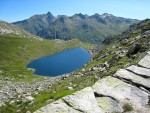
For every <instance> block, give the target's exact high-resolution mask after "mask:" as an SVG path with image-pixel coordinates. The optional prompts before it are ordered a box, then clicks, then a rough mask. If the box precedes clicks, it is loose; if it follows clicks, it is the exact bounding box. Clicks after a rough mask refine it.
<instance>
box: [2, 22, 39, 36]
mask: <svg viewBox="0 0 150 113" xmlns="http://www.w3.org/2000/svg"><path fill="white" fill-rule="evenodd" d="M6 35H7V36H18V37H22V38H38V39H40V38H39V37H38V36H35V35H32V34H30V33H28V32H27V31H25V30H24V29H22V28H19V27H17V26H15V25H13V24H10V23H7V22H4V21H0V36H6Z"/></svg>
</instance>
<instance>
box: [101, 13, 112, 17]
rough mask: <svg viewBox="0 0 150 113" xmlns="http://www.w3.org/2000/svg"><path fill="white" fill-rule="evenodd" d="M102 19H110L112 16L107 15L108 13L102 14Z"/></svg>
mask: <svg viewBox="0 0 150 113" xmlns="http://www.w3.org/2000/svg"><path fill="white" fill-rule="evenodd" d="M101 16H102V17H103V18H106V17H111V16H113V15H112V14H109V13H104V14H102V15H101Z"/></svg>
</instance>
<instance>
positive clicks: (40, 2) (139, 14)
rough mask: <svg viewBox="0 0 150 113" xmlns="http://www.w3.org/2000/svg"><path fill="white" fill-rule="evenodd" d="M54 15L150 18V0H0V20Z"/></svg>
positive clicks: (11, 20) (8, 20) (10, 20)
mask: <svg viewBox="0 0 150 113" xmlns="http://www.w3.org/2000/svg"><path fill="white" fill-rule="evenodd" d="M47 12H51V13H52V14H53V15H54V16H57V15H68V16H72V15H74V14H76V13H82V14H88V15H93V14H95V13H99V14H103V13H109V14H113V15H115V16H119V17H125V18H132V19H139V20H143V19H146V18H150V0H0V20H3V21H6V22H16V21H20V20H24V19H28V18H29V17H31V16H33V15H35V14H46V13H47Z"/></svg>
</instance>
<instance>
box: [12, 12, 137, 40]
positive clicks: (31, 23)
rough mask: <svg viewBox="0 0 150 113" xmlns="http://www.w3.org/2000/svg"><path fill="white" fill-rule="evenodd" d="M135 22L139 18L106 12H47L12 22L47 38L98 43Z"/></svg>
mask: <svg viewBox="0 0 150 113" xmlns="http://www.w3.org/2000/svg"><path fill="white" fill-rule="evenodd" d="M136 22H139V20H136V19H128V18H122V17H116V16H114V15H111V14H107V13H104V14H102V15H99V14H97V13H96V14H94V15H92V16H89V15H83V14H81V13H80V14H75V15H73V16H70V17H68V16H66V15H58V16H57V17H54V16H53V15H52V14H51V13H50V12H48V13H47V14H43V15H34V16H32V17H30V18H29V19H26V20H23V21H18V22H14V23H13V24H14V25H17V26H19V27H22V28H24V29H25V30H27V31H28V32H30V33H32V34H34V35H38V36H40V37H43V38H47V39H64V40H69V39H74V38H77V39H79V40H81V41H84V42H90V43H100V42H102V41H103V40H104V39H105V37H107V36H110V35H116V34H120V33H121V32H123V31H124V30H125V29H126V28H128V27H129V25H131V24H133V23H136Z"/></svg>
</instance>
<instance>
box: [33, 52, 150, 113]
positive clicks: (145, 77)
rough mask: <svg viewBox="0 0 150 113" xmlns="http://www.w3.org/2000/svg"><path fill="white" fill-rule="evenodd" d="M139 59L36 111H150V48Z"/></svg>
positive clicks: (78, 112)
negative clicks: (135, 63) (133, 63)
mask: <svg viewBox="0 0 150 113" xmlns="http://www.w3.org/2000/svg"><path fill="white" fill-rule="evenodd" d="M145 54H146V55H145V56H144V57H143V58H142V59H141V60H140V61H139V62H138V64H137V65H131V66H129V67H127V68H126V69H120V70H118V71H117V72H116V73H115V74H114V75H112V76H108V77H105V78H103V79H101V80H98V81H97V82H96V83H95V84H94V85H93V86H92V87H87V88H84V89H82V90H81V91H78V92H76V93H74V94H72V95H68V96H66V97H63V98H61V99H59V100H57V101H55V102H53V103H51V104H49V105H47V106H45V107H42V108H40V109H39V110H37V111H35V112H34V113H60V112H61V113H87V112H88V113H112V112H119V113H120V112H123V111H124V112H125V111H128V110H129V108H127V107H126V106H127V105H128V106H130V107H131V108H132V109H130V110H132V112H133V113H149V111H150V105H149V104H150V103H149V102H150V100H149V96H150V82H149V81H150V67H149V66H150V51H148V52H147V53H145Z"/></svg>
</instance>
